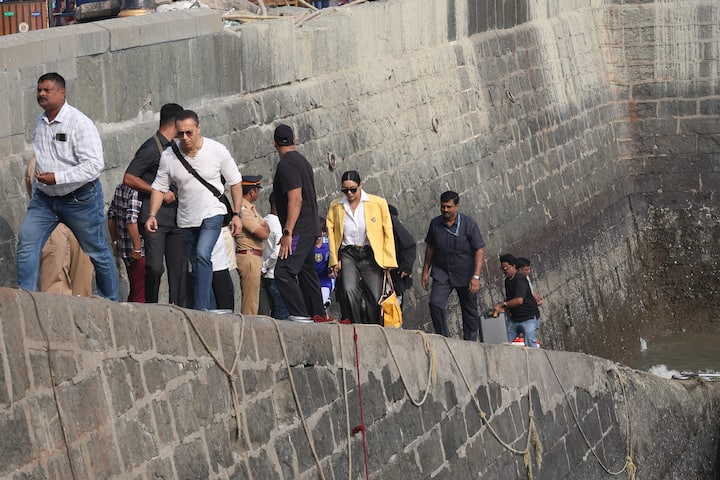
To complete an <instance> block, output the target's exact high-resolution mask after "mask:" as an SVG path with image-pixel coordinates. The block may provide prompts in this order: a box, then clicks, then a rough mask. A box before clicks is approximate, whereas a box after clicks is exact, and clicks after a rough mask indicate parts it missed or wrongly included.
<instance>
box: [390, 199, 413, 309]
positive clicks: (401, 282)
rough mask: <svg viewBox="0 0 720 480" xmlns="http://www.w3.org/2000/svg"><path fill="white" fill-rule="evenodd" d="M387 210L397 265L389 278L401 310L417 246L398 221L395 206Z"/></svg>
mask: <svg viewBox="0 0 720 480" xmlns="http://www.w3.org/2000/svg"><path fill="white" fill-rule="evenodd" d="M388 210H390V220H392V226H393V238H394V239H395V259H396V260H397V264H398V268H394V269H392V270H391V271H390V276H391V278H392V281H393V286H394V287H395V294H396V295H397V296H398V300H400V308H402V306H403V293H405V291H406V290H408V289H409V288H410V287H412V284H413V279H412V271H413V265H414V264H415V255H416V254H417V244H416V243H415V239H414V238H413V236H412V235H411V234H410V232H408V230H407V228H405V226H404V225H403V224H402V223H400V220H398V209H397V208H396V207H395V205H388Z"/></svg>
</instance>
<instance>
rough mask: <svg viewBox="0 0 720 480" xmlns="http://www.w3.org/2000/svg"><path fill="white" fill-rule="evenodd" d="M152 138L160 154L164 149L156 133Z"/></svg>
mask: <svg viewBox="0 0 720 480" xmlns="http://www.w3.org/2000/svg"><path fill="white" fill-rule="evenodd" d="M152 138H153V140H155V145H157V148H158V151H159V152H160V155H162V153H163V151H164V150H165V149H164V148H163V146H162V142H161V141H160V138H159V137H158V136H157V133H156V134H155V135H153V137H152Z"/></svg>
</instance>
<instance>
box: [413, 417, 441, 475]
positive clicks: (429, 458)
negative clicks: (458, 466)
mask: <svg viewBox="0 0 720 480" xmlns="http://www.w3.org/2000/svg"><path fill="white" fill-rule="evenodd" d="M427 430H428V433H427V435H425V436H424V437H421V438H420V439H419V441H418V444H417V447H416V450H417V457H418V459H419V462H420V469H421V471H422V472H423V475H424V476H425V477H429V476H430V474H431V473H433V472H435V471H436V470H437V469H438V468H439V467H440V466H441V465H442V464H443V462H444V461H445V457H444V454H443V448H442V440H441V438H440V432H439V429H437V428H430V429H427Z"/></svg>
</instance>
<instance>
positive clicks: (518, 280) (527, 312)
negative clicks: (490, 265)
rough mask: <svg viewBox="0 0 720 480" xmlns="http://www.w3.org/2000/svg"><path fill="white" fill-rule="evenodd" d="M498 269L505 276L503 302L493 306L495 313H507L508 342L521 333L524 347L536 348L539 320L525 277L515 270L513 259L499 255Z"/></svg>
mask: <svg viewBox="0 0 720 480" xmlns="http://www.w3.org/2000/svg"><path fill="white" fill-rule="evenodd" d="M500 268H502V271H503V273H504V274H505V301H504V302H500V303H497V304H495V306H494V307H493V310H494V311H495V312H496V313H500V312H506V311H509V313H510V316H509V318H508V322H507V332H508V342H512V341H513V340H515V337H517V336H518V333H520V332H523V335H524V337H525V346H526V347H532V348H537V329H538V323H539V318H540V312H539V310H538V306H537V302H536V301H535V297H534V296H533V293H532V290H531V289H530V284H529V283H528V280H527V278H525V275H523V274H521V273H520V272H519V271H518V269H517V260H516V259H515V257H513V256H512V255H510V254H509V253H506V254H504V255H500Z"/></svg>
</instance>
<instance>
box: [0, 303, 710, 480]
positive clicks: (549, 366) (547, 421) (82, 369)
mask: <svg viewBox="0 0 720 480" xmlns="http://www.w3.org/2000/svg"><path fill="white" fill-rule="evenodd" d="M10 292H12V294H10ZM1 293H2V296H3V298H4V299H5V301H7V302H10V303H9V304H10V305H16V306H18V307H19V308H21V309H23V310H25V309H26V308H25V307H26V304H31V303H32V299H31V298H30V296H28V295H27V294H24V293H22V292H19V291H17V290H7V289H3V290H2V292H1ZM35 296H36V298H37V299H38V301H47V300H49V297H50V296H49V295H46V294H36V295H35ZM54 300H55V302H56V304H57V305H58V306H59V307H60V306H63V307H64V308H61V309H60V311H64V312H71V311H74V310H75V309H74V308H73V307H74V306H75V304H78V307H80V310H82V309H83V308H88V307H90V308H93V309H97V310H98V311H102V310H103V308H105V309H106V310H107V311H108V312H110V315H109V316H111V317H112V319H113V330H114V331H116V332H117V331H118V330H120V329H122V328H124V323H123V321H122V319H123V318H128V316H129V314H130V313H131V312H133V311H135V310H137V308H138V307H137V306H135V305H129V304H125V305H120V304H112V303H110V302H107V301H104V300H100V299H89V300H88V299H77V298H69V297H54ZM94 303H97V304H100V306H98V305H92V304H94ZM157 310H158V313H157V314H156V315H155V316H154V317H153V320H154V321H158V322H159V323H162V324H164V325H167V330H166V331H165V332H164V333H165V335H168V336H179V337H184V336H185V335H186V334H188V332H190V333H189V335H190V336H191V337H192V336H193V335H196V334H195V331H194V330H192V328H190V326H189V325H183V323H182V322H185V323H189V321H188V319H185V320H183V321H182V322H179V321H175V320H176V318H177V317H176V313H175V312H173V311H172V310H171V309H157ZM162 315H166V316H168V318H169V319H170V320H169V321H167V322H163V321H162V319H160V318H159V317H160V316H162ZM188 316H189V318H191V319H192V320H193V321H195V320H197V321H199V322H203V321H205V320H206V319H212V320H214V323H210V324H207V325H206V328H205V329H204V333H205V334H206V335H208V336H214V337H216V338H217V336H218V335H219V334H220V332H228V331H235V329H236V328H237V327H238V326H240V325H242V326H243V328H244V329H247V330H248V331H252V332H253V333H254V334H255V335H257V336H258V337H263V338H267V339H268V342H271V341H272V342H275V343H276V344H279V343H280V341H281V340H280V339H281V338H288V337H290V336H291V335H290V333H291V332H296V333H300V332H297V328H298V327H300V328H302V329H303V331H302V336H304V337H306V338H312V339H313V342H316V343H317V345H316V347H317V346H319V345H327V346H333V345H334V347H333V348H332V349H328V350H327V351H325V352H324V353H323V354H322V355H319V356H316V357H315V361H314V362H309V361H308V362H306V363H304V364H303V365H294V366H291V368H290V371H289V372H288V371H287V368H286V367H287V366H286V365H285V360H284V359H282V358H276V359H274V360H270V359H269V358H263V356H262V353H260V354H259V357H258V358H257V360H254V361H253V362H249V363H246V364H244V365H243V366H242V370H243V373H244V375H245V377H247V373H249V372H254V376H255V377H257V378H264V380H263V385H264V388H262V389H258V388H250V389H248V388H247V387H246V385H243V384H242V383H237V384H236V387H237V388H238V402H239V403H238V410H237V411H236V410H235V408H234V405H233V403H232V402H231V401H230V400H229V388H230V384H229V382H228V381H227V378H226V377H225V375H223V374H222V373H221V372H220V368H219V366H218V365H217V364H215V363H214V361H213V360H212V358H211V357H210V355H209V353H208V352H207V351H197V352H189V353H188V354H187V356H186V357H179V356H177V355H174V356H173V357H172V359H169V358H168V356H167V354H165V353H161V352H158V351H157V350H155V349H154V348H153V347H152V345H150V346H148V347H147V349H145V350H137V349H136V350H135V351H133V352H132V353H129V352H127V351H126V350H124V349H116V348H108V349H107V350H106V351H103V352H97V351H95V347H94V346H93V345H92V344H90V343H88V342H87V341H86V339H85V338H84V337H76V338H75V340H74V342H72V341H71V342H67V341H65V342H61V343H60V342H58V341H57V339H56V338H55V337H57V338H60V339H63V338H65V337H64V332H63V331H62V329H57V328H51V325H48V329H47V331H49V332H54V333H53V334H51V335H50V336H49V338H48V340H49V342H50V345H51V346H52V345H55V344H61V345H63V349H64V350H63V352H65V351H67V352H72V355H68V357H70V358H82V359H83V361H82V363H81V364H79V366H78V370H77V374H76V375H75V376H73V377H72V378H69V379H67V380H63V381H62V382H61V383H59V384H58V385H57V386H55V392H54V393H53V392H52V391H51V389H52V386H50V385H48V382H49V376H48V374H47V372H40V373H39V375H38V376H37V377H35V376H32V377H31V378H30V382H29V383H30V385H31V388H30V389H29V390H28V391H27V392H26V395H25V397H24V398H22V399H19V400H17V401H15V402H14V405H13V407H11V408H5V409H4V410H3V411H2V412H0V423H3V425H2V427H3V428H2V430H3V432H6V433H5V435H4V436H3V439H4V440H3V441H4V443H3V445H4V447H3V448H2V449H0V464H1V465H3V468H4V470H2V475H3V476H8V477H9V478H10V476H12V478H36V477H37V478H46V477H51V478H70V477H72V475H73V474H74V475H75V476H81V477H82V478H153V477H155V476H160V477H164V478H245V479H250V478H311V477H313V478H314V477H316V476H318V475H319V474H318V466H317V465H316V462H315V455H317V458H318V459H319V460H320V462H321V468H322V469H323V473H324V474H325V476H326V478H333V477H329V476H331V475H332V476H334V477H335V478H345V477H347V468H348V455H351V456H352V471H353V476H358V475H359V476H362V475H363V474H364V470H365V454H364V452H365V451H367V461H368V464H367V468H368V470H369V471H370V472H371V475H372V476H373V477H378V478H398V477H399V476H403V477H405V476H411V477H412V478H430V477H433V476H436V477H437V476H441V477H444V476H445V475H451V476H452V478H460V479H465V478H468V479H469V478H476V477H477V476H478V475H481V476H482V478H502V479H508V478H525V477H526V475H527V474H526V473H525V471H524V466H523V460H522V458H521V456H518V455H516V454H513V453H510V452H509V451H508V450H507V449H506V445H512V446H513V448H516V449H519V450H523V449H524V448H525V446H526V444H527V438H528V433H529V425H530V418H531V416H530V410H529V409H530V407H532V410H533V416H532V418H533V419H534V428H535V429H536V431H537V432H538V438H539V441H540V442H541V443H542V447H543V452H544V453H543V464H542V467H540V466H539V465H537V464H536V463H534V462H535V460H533V468H534V474H535V475H536V478H557V479H571V478H579V477H578V475H582V478H590V479H592V478H602V475H603V473H602V470H601V469H600V467H599V466H598V465H597V464H596V462H595V460H594V457H592V455H591V454H590V452H589V448H590V447H592V448H594V449H595V450H596V451H597V452H598V454H599V455H600V457H601V458H602V459H603V461H604V462H606V463H607V464H608V465H612V466H613V467H614V468H615V467H618V465H620V464H622V462H623V461H624V458H625V456H626V454H627V452H626V441H627V440H628V437H627V436H626V435H627V434H626V431H627V430H626V428H627V421H628V420H629V422H630V427H631V428H630V432H631V437H630V441H631V443H632V445H633V452H634V458H635V459H636V460H637V463H638V464H642V465H648V464H652V465H653V466H652V467H644V468H648V471H649V472H651V473H650V475H654V473H652V472H657V471H665V472H667V471H672V472H677V471H678V470H676V469H675V465H676V464H678V465H682V466H683V468H689V467H690V465H692V466H693V468H694V469H695V470H694V473H697V469H698V468H701V473H700V474H699V475H700V477H695V478H707V477H703V475H706V473H707V472H710V470H708V465H710V463H709V461H708V459H711V458H714V454H715V451H714V450H713V445H714V444H715V442H716V439H717V435H718V432H719V431H720V428H719V427H720V425H718V420H717V419H718V416H717V415H715V414H713V412H714V411H715V410H717V408H718V407H717V405H718V401H719V400H720V392H719V391H717V389H714V388H701V387H698V386H696V384H694V383H691V382H688V383H687V385H683V384H681V383H678V382H675V383H671V382H669V381H666V380H661V379H658V378H655V377H652V376H650V375H648V374H642V373H638V372H633V371H631V370H628V369H624V368H620V369H618V367H617V366H616V365H615V364H613V363H611V362H609V361H606V360H601V359H599V358H593V357H587V356H584V355H580V354H569V353H558V352H542V351H528V352H525V351H524V350H522V349H518V348H515V347H509V346H480V345H473V344H470V343H467V342H462V341H459V340H445V339H443V338H441V337H437V336H431V337H429V338H428V339H427V340H428V342H429V343H428V344H427V346H428V348H429V349H430V351H432V352H433V353H434V354H435V356H436V358H437V364H436V375H437V377H436V378H435V379H434V380H433V381H432V382H431V383H430V384H429V385H428V384H427V383H426V382H427V376H426V368H427V360H428V353H426V352H424V349H418V348H417V345H418V340H419V338H418V335H417V334H415V333H413V332H402V331H398V332H388V333H389V335H388V337H387V338H386V337H385V336H384V335H380V334H379V333H380V331H379V330H378V329H377V328H376V327H369V326H367V327H365V326H357V327H355V328H354V329H353V327H348V326H341V327H340V328H339V330H338V326H336V325H298V324H291V323H287V322H282V323H281V324H279V325H278V328H279V330H280V332H281V333H282V334H283V336H282V337H279V336H277V331H276V327H275V325H273V324H271V323H269V322H268V321H267V320H266V319H265V318H262V317H245V318H243V319H241V317H239V316H234V315H217V316H215V315H211V314H207V313H201V312H188ZM53 321H58V322H60V323H63V321H62V320H60V319H55V320H53ZM133 325H134V323H133V322H132V321H128V328H134V327H133ZM263 330H266V331H267V332H265V335H264V336H263V335H262V333H263ZM273 332H274V333H275V335H272V334H270V333H273ZM355 332H356V333H355ZM245 333H248V332H245ZM338 333H339V334H340V336H341V337H342V340H343V341H342V342H341V344H339V343H338V342H337V339H338ZM0 334H4V330H0ZM354 335H357V337H358V340H357V341H358V347H359V348H358V350H359V351H360V352H361V356H360V361H359V368H360V378H361V379H362V380H361V384H360V385H358V384H357V373H358V372H357V369H356V364H355V353H354V352H355V346H354V341H353V337H354ZM231 338H232V339H231V340H230V342H228V349H229V350H230V351H238V350H239V351H240V358H247V356H246V355H244V352H245V351H246V350H253V349H254V348H255V347H254V346H253V345H252V342H247V343H243V344H240V336H239V335H235V336H232V337H231ZM195 340H196V339H191V340H190V341H191V342H194V341H195ZM226 340H227V339H226ZM286 342H287V341H286ZM291 342H292V341H291ZM33 343H34V341H33V340H31V339H21V340H20V344H19V347H18V348H20V350H22V351H26V349H28V348H30V349H32V348H34V347H30V346H29V345H32V344H33ZM339 345H342V346H339ZM269 346H270V345H268V347H269ZM388 347H390V348H392V349H393V352H394V353H395V355H394V357H393V356H390V355H389V350H388ZM301 350H302V349H301ZM301 350H297V352H298V353H296V354H300V355H302V353H299V352H300V351H301ZM315 350H317V349H315ZM268 351H272V349H268ZM305 351H306V352H309V351H311V350H305ZM51 353H52V352H51ZM310 356H312V354H310ZM62 358H63V357H62V356H59V355H54V354H51V355H50V357H49V359H50V363H49V365H50V368H52V369H53V370H54V368H55V367H56V366H60V367H61V368H64V367H62ZM456 359H461V362H460V363H456V362H457V360H456ZM396 360H398V363H397V364H396V363H395V361H396ZM413 365H414V366H415V367H414V368H408V367H410V366H413ZM168 367H171V368H170V369H169V370H168ZM398 367H400V368H401V369H402V370H398ZM153 369H154V370H155V373H151V372H152V371H153ZM527 369H529V376H528V370H527ZM163 371H165V373H162V372H163ZM31 372H34V371H31ZM272 372H278V373H279V372H284V374H283V375H278V374H273V373H272ZM401 372H402V373H401ZM167 373H169V374H167ZM288 375H291V376H292V379H293V380H294V381H295V388H292V386H291V385H290V382H289V379H290V377H288ZM343 375H345V377H346V380H347V393H345V386H344V385H343ZM528 380H529V382H530V383H528ZM253 385H254V386H255V387H257V386H258V385H259V384H258V383H255V384H253ZM427 388H429V390H428V392H427V393H428V395H427V397H426V398H425V400H424V401H422V402H420V405H419V406H415V405H413V404H412V402H411V401H410V398H409V394H410V393H412V395H413V398H416V401H420V400H422V395H420V393H422V394H424V393H425V389H427ZM361 390H362V392H361ZM281 392H282V393H281ZM409 392H410V393H409ZM361 393H362V401H360V394H361ZM55 394H56V395H55ZM648 396H650V397H648ZM306 397H310V398H306ZM648 398H652V400H650V403H651V405H648V404H647V403H648V401H649V400H648ZM298 404H299V405H301V408H300V409H298V407H297V405H298ZM626 408H627V411H626V410H625V409H626ZM648 409H652V410H653V414H650V413H649V410H648ZM346 412H347V413H349V415H350V418H349V419H348V418H347V413H346ZM236 414H239V415H240V422H241V425H242V427H241V431H240V432H239V437H238V435H237V434H238V432H237V430H236V422H235V415H236ZM483 417H484V419H483ZM363 419H364V423H363ZM576 419H577V421H576ZM356 427H364V431H365V434H364V437H363V435H362V434H361V433H356V434H352V433H350V432H348V428H350V429H355V428H356ZM306 428H307V430H306ZM581 430H582V432H583V433H581ZM659 431H662V432H663V435H665V437H667V439H668V440H667V441H666V440H663V441H652V442H648V441H646V440H645V439H646V438H656V435H658V432H659ZM63 432H64V433H63ZM348 435H349V437H348ZM348 438H350V441H349V444H348ZM585 438H587V440H588V442H589V446H588V444H586V443H585ZM671 438H675V439H677V438H682V439H683V445H684V446H685V449H684V450H683V451H682V452H678V451H677V449H676V448H675V442H674V441H671V440H670V439H671ZM66 439H67V440H66ZM66 441H67V442H68V443H67V444H66ZM532 448H534V447H532ZM66 450H68V451H69V452H70V453H69V456H70V458H71V459H72V473H71V471H70V466H69V464H68V461H67V458H68V456H67V454H66V453H65V451H66ZM38 451H45V452H55V453H54V454H52V455H38V454H37V452H38ZM678 455H681V456H683V455H684V456H687V457H689V458H690V460H681V461H678V459H677V456H678ZM533 458H534V457H533ZM698 465H704V466H703V467H698ZM618 468H619V467H618ZM579 472H581V473H579ZM651 478H659V477H656V476H655V477H651ZM673 478H684V477H681V476H680V477H673Z"/></svg>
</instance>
